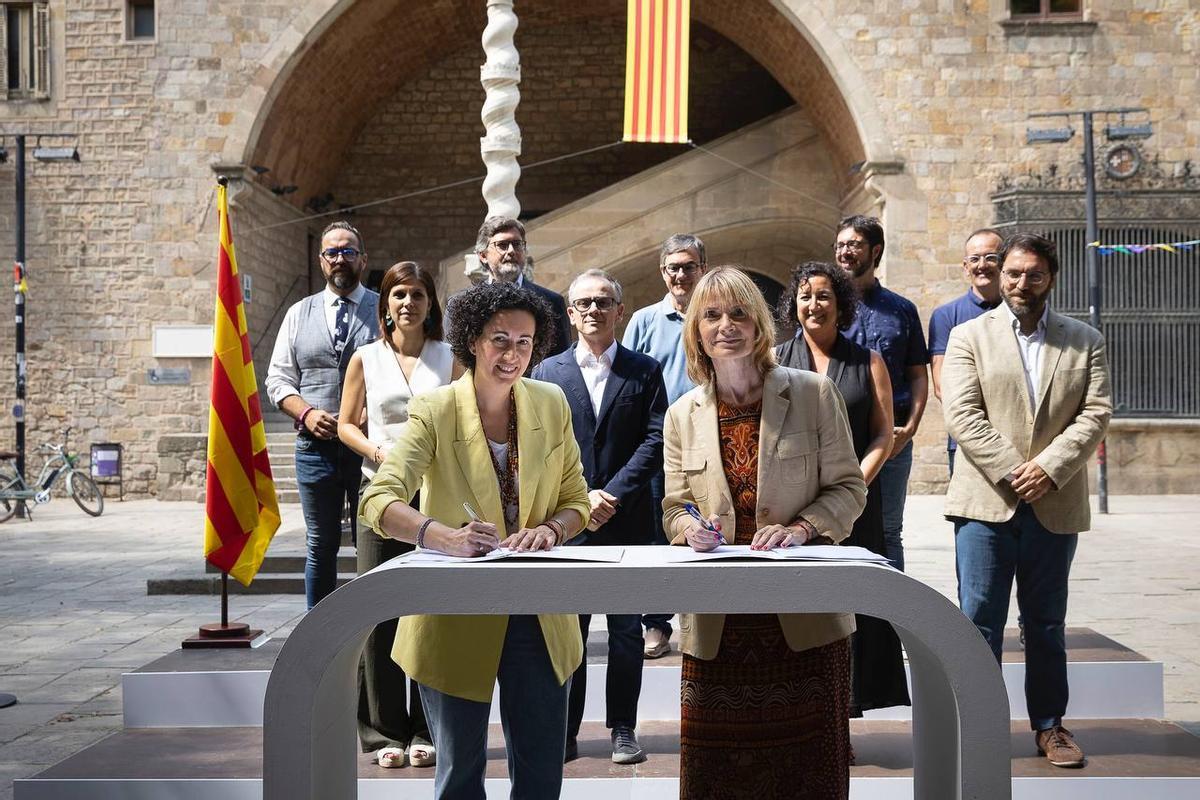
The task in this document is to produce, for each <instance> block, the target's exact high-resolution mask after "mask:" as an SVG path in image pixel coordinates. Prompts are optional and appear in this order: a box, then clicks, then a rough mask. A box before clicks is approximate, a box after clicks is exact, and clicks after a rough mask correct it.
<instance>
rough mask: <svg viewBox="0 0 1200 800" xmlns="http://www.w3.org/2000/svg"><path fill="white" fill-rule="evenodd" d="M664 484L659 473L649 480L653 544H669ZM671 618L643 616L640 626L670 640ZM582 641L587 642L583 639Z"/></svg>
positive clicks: (663, 479)
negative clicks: (664, 506) (652, 513)
mask: <svg viewBox="0 0 1200 800" xmlns="http://www.w3.org/2000/svg"><path fill="white" fill-rule="evenodd" d="M666 483H667V481H666V477H665V476H664V475H663V473H662V472H661V471H660V472H659V473H658V474H657V475H655V476H654V477H653V478H651V479H650V502H651V504H653V506H654V544H670V542H668V541H667V534H666V533H665V532H664V531H663V526H662V501H663V497H665V496H666V494H667V487H666ZM672 616H673V615H672V614H643V615H642V625H644V626H646V629H647V630H649V629H650V628H657V629H658V630H660V631H662V632H663V633H664V634H666V636H667V638H668V639H670V638H671V617H672ZM584 641H585V642H586V641H587V640H586V639H584Z"/></svg>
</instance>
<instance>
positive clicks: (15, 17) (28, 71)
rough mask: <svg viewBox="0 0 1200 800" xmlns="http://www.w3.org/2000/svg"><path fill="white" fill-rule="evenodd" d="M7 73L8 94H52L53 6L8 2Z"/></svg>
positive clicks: (5, 11)
mask: <svg viewBox="0 0 1200 800" xmlns="http://www.w3.org/2000/svg"><path fill="white" fill-rule="evenodd" d="M4 75H5V83H6V88H7V90H8V98H9V99H10V100H13V99H23V98H35V99H44V98H47V97H49V96H50V7H49V5H47V4H46V3H5V4H4Z"/></svg>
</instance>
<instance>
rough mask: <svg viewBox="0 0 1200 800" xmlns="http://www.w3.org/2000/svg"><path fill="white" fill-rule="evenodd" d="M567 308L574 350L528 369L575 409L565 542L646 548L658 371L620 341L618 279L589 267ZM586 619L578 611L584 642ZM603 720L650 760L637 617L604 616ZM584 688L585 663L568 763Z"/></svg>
mask: <svg viewBox="0 0 1200 800" xmlns="http://www.w3.org/2000/svg"><path fill="white" fill-rule="evenodd" d="M567 297H568V298H569V299H570V305H569V307H568V310H567V313H568V314H569V315H570V317H571V324H572V325H574V326H575V330H577V331H578V332H579V343H578V344H577V345H576V346H575V347H574V348H573V349H571V350H568V351H566V352H565V353H560V354H559V355H556V356H550V357H549V358H547V359H546V360H545V361H543V362H542V363H541V364H539V365H538V366H537V367H536V368H535V369H534V371H533V377H534V379H536V380H541V381H548V382H550V383H554V384H557V385H558V386H559V387H561V388H562V390H563V393H564V394H566V396H567V403H568V404H569V405H570V407H571V426H572V428H573V429H574V432H575V439H576V440H577V441H578V442H579V455H580V460H581V461H582V462H583V476H584V478H585V479H586V480H587V484H588V487H589V491H588V499H589V500H590V502H591V507H592V517H591V522H590V523H589V524H588V527H587V530H586V531H584V532H583V533H581V534H580V535H579V536H577V537H576V538H575V539H573V540H571V544H573V545H574V544H584V545H624V546H628V545H645V544H651V543H652V542H653V537H654V517H655V515H656V511H657V515H658V516H661V515H662V511H661V506H660V507H659V509H657V510H656V508H655V506H654V502H653V499H652V497H651V493H650V489H649V486H650V481H651V479H652V478H653V476H655V475H658V474H660V473H661V472H662V464H663V455H662V447H663V439H662V423H663V415H664V414H665V413H666V411H667V393H666V388H665V387H664V386H663V377H662V368H661V367H659V365H658V362H657V361H655V360H654V359H653V358H651V357H649V356H646V355H642V354H641V353H635V352H633V351H632V350H629V349H627V348H625V347H622V346H621V345H619V344H617V338H616V330H617V324H618V323H619V322H620V321H621V317H622V316H623V315H624V313H625V307H624V306H623V305H621V285H620V284H619V283H617V282H616V281H615V280H614V279H613V278H612V276H610V275H609V274H608V273H606V272H604V271H602V270H598V269H590V270H588V271H587V272H584V273H583V274H582V275H580V276H579V277H577V278H576V279H575V280H574V281H572V282H571V288H570V289H569V290H568V292H567ZM591 619H592V618H591V615H589V614H584V615H581V616H580V617H579V628H580V631H581V632H582V634H583V640H584V642H585V643H586V642H587V636H588V627H589V625H590V624H591ZM607 628H608V669H607V677H606V680H605V703H606V713H605V723H604V724H605V725H606V726H607V727H608V728H609V729H610V730H611V731H612V733H611V740H612V760H613V762H614V763H617V764H636V763H639V762H641V761H645V760H646V754H645V752H644V751H643V750H642V747H641V745H639V744H638V740H637V736H636V735H635V733H634V729H635V728H636V727H637V704H638V697H639V695H640V694H641V688H642V648H643V640H642V623H641V616H640V615H638V614H609V615H607ZM586 693H587V659H586V658H585V659H584V663H582V664H580V666H579V669H578V670H576V672H575V676H574V677H573V678H572V679H571V697H570V702H569V705H568V707H567V747H566V760H567V761H571V760H573V759H574V758H576V757H577V756H578V755H579V746H578V743H577V737H578V736H579V727H580V724H581V722H582V721H583V705H584V698H585V695H586Z"/></svg>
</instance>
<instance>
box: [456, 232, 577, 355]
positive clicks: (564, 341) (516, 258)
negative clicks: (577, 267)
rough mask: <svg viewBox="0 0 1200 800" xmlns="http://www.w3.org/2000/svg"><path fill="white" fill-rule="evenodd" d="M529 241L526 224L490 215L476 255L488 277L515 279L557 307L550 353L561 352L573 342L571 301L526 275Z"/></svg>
mask: <svg viewBox="0 0 1200 800" xmlns="http://www.w3.org/2000/svg"><path fill="white" fill-rule="evenodd" d="M528 251H529V248H528V245H527V244H526V243H525V226H524V225H522V224H521V222H520V221H519V220H515V219H511V218H509V217H488V218H487V219H485V220H484V221H483V225H482V226H480V228H479V235H478V236H476V237H475V255H477V256H478V257H479V264H480V266H482V267H483V268H484V270H486V271H487V273H488V275H489V278H488V281H489V282H491V281H500V282H501V283H515V284H517V286H520V287H521V288H523V289H528V290H529V291H531V292H534V293H535V294H539V295H541V296H542V298H543V299H545V300H546V302H548V303H549V304H550V308H551V309H552V310H553V311H554V339H553V340H552V341H551V343H550V350H549V351H548V353H549V354H550V355H554V354H557V353H561V352H563V351H564V350H566V349H567V348H568V347H570V346H571V326H570V323H568V321H567V304H566V303H565V302H563V298H562V295H561V294H559V293H558V292H554V291H551V290H549V289H546V288H545V287H542V286H538V285H537V284H536V283H534V282H533V281H531V280H526V278H525V264H526V259H527V258H528Z"/></svg>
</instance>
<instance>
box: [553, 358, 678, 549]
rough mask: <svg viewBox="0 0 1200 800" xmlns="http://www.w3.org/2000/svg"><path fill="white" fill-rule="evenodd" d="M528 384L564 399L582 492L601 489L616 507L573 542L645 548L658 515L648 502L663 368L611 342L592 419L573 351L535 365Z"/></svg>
mask: <svg viewBox="0 0 1200 800" xmlns="http://www.w3.org/2000/svg"><path fill="white" fill-rule="evenodd" d="M533 378H534V380H539V381H546V382H547V383H553V384H556V385H558V386H559V387H561V388H562V390H563V394H565V395H566V396H567V404H568V405H569V406H570V407H571V426H572V427H573V428H574V430H575V440H576V441H577V442H579V457H580V460H581V461H582V462H583V476H584V479H585V480H587V485H588V489H589V490H590V489H603V490H604V491H606V492H608V493H609V494H611V495H613V496H615V497H616V498H617V499H618V501H619V502H618V504H617V513H616V514H614V515H613V518H612V519H610V520H609V521H608V522H607V523H605V524H604V525H603V526H602V527H601V528H600V529H599V530H597V531H595V532H592V531H584V532H583V533H581V534H580V535H579V536H578V537H576V539H574V540H572V544H577V543H587V544H650V543H651V542H652V541H653V540H654V514H656V513H662V512H661V511H660V510H658V509H655V508H654V504H653V502H652V501H651V499H650V479H651V478H653V477H654V476H655V475H657V474H658V473H659V472H660V471H661V470H662V464H663V453H662V448H663V439H662V425H663V415H664V414H665V413H666V411H667V390H666V386H665V385H664V384H663V377H662V367H660V366H659V364H658V362H657V361H656V360H654V359H653V358H651V357H650V356H647V355H643V354H641V353H635V352H634V351H632V350H629V349H628V348H625V347H623V346H622V345H620V344H618V345H617V352H616V356H615V357H614V358H613V365H612V373H611V374H610V375H609V377H608V382H607V383H606V384H605V386H604V397H603V400H602V401H601V403H600V416H599V419H597V417H596V414H595V412H593V410H592V400H591V397H590V395H588V390H587V385H586V384H585V383H584V382H583V373H582V372H581V371H580V369H579V364H578V362H576V361H575V348H574V347H572V348H570V349H569V350H567V351H566V352H563V353H559V354H558V355H554V356H550V357H548V358H547V359H546V360H545V361H543V362H542V363H541V364H538V365H537V367H536V368H534V371H533Z"/></svg>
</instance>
